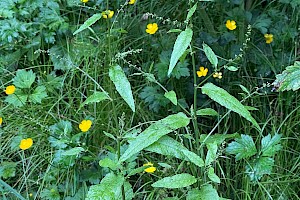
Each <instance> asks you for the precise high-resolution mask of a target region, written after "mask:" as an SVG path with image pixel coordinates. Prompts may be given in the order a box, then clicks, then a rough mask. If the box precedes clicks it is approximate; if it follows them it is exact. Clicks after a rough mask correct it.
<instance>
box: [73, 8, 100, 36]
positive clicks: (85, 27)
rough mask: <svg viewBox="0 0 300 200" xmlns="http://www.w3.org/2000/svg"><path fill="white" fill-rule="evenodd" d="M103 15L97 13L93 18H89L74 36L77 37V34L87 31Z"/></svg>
mask: <svg viewBox="0 0 300 200" xmlns="http://www.w3.org/2000/svg"><path fill="white" fill-rule="evenodd" d="M101 17H102V14H101V13H97V14H94V15H93V16H91V17H90V18H88V19H87V20H86V21H85V22H84V23H83V24H82V25H81V26H80V27H79V29H77V30H76V31H75V32H74V33H73V35H76V34H77V33H79V32H81V31H83V30H85V29H87V28H88V27H90V26H92V25H93V24H94V23H96V22H97V21H98V20H99V19H101Z"/></svg>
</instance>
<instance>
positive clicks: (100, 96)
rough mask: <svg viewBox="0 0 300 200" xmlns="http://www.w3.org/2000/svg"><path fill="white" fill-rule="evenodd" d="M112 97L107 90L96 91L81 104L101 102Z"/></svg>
mask: <svg viewBox="0 0 300 200" xmlns="http://www.w3.org/2000/svg"><path fill="white" fill-rule="evenodd" d="M106 99H110V97H109V96H108V94H107V93H105V92H97V91H96V92H94V94H92V95H91V96H89V97H88V98H87V99H86V100H85V101H84V102H83V103H82V104H81V105H80V107H83V106H84V105H86V104H90V103H99V102H101V101H103V100H106Z"/></svg>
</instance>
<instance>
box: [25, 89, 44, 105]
mask: <svg viewBox="0 0 300 200" xmlns="http://www.w3.org/2000/svg"><path fill="white" fill-rule="evenodd" d="M47 96H48V95H47V92H46V87H45V86H37V87H36V88H35V89H34V91H33V93H32V94H30V95H29V97H28V101H30V102H32V103H42V100H43V99H44V98H46V97H47Z"/></svg>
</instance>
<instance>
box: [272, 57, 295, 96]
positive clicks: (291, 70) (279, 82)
mask: <svg viewBox="0 0 300 200" xmlns="http://www.w3.org/2000/svg"><path fill="white" fill-rule="evenodd" d="M272 85H274V87H276V88H278V89H277V91H289V90H293V91H296V90H298V89H299V88H300V61H296V62H295V63H294V65H291V66H288V67H287V68H286V69H285V70H284V71H283V72H282V74H278V75H276V80H275V81H274V82H273V83H272Z"/></svg>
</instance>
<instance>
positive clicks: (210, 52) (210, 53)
mask: <svg viewBox="0 0 300 200" xmlns="http://www.w3.org/2000/svg"><path fill="white" fill-rule="evenodd" d="M203 50H204V53H205V55H206V57H207V58H208V60H209V62H210V63H211V64H212V65H213V66H214V67H215V69H217V66H218V58H217V56H216V54H215V53H214V52H213V50H212V49H211V48H210V47H209V46H208V45H207V44H205V43H203Z"/></svg>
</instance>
